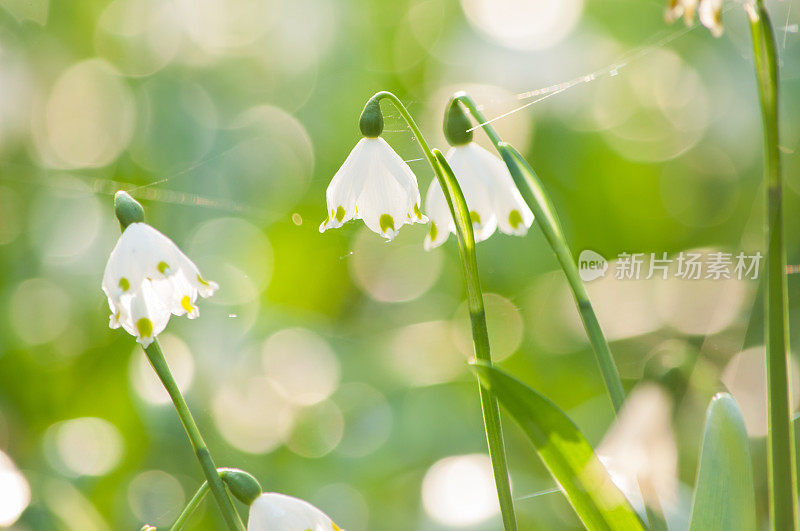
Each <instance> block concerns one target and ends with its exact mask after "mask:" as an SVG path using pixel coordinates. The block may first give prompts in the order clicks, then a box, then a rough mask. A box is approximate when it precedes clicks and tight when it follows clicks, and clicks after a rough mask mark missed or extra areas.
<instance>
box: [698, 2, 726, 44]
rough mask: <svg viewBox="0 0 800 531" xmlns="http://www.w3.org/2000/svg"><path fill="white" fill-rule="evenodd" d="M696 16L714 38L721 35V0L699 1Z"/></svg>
mask: <svg viewBox="0 0 800 531" xmlns="http://www.w3.org/2000/svg"><path fill="white" fill-rule="evenodd" d="M697 14H698V16H699V18H700V22H701V23H702V24H703V26H705V27H707V28H708V29H709V30H710V31H711V34H712V35H713V36H714V37H719V36H720V35H722V0H701V1H700V8H699V9H698V11H697Z"/></svg>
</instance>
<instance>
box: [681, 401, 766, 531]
mask: <svg viewBox="0 0 800 531" xmlns="http://www.w3.org/2000/svg"><path fill="white" fill-rule="evenodd" d="M726 529H741V530H743V531H747V530H755V529H757V525H756V499H755V487H754V485H753V467H752V462H751V461H750V444H749V441H748V439H747V431H746V430H745V427H744V420H743V419H742V414H741V412H740V411H739V407H738V406H737V405H736V401H735V400H734V399H733V397H732V396H731V395H729V394H727V393H720V394H718V395H716V396H715V397H714V398H713V399H712V400H711V404H710V405H709V406H708V413H707V415H706V427H705V434H704V435H703V447H702V451H701V455H700V465H699V466H698V470H697V482H696V484H695V488H694V501H693V502H692V515H691V518H690V522H689V530H690V531H717V530H719V531H724V530H726Z"/></svg>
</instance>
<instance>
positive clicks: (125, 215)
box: [114, 190, 144, 231]
mask: <svg viewBox="0 0 800 531" xmlns="http://www.w3.org/2000/svg"><path fill="white" fill-rule="evenodd" d="M114 210H115V212H116V214H117V219H118V220H119V225H120V227H122V230H123V231H124V230H125V228H126V227H127V226H128V225H130V224H131V223H140V222H142V221H144V209H143V208H142V205H141V204H139V202H138V201H137V200H136V199H134V198H132V197H131V196H130V194H128V192H124V191H122V190H120V191H118V192H117V193H116V194H114Z"/></svg>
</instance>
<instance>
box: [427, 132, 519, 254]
mask: <svg viewBox="0 0 800 531" xmlns="http://www.w3.org/2000/svg"><path fill="white" fill-rule="evenodd" d="M445 158H446V159H447V162H448V163H449V164H450V167H451V168H452V169H453V173H454V174H455V176H456V179H458V184H459V186H461V190H462V191H463V192H464V199H465V200H466V202H467V208H469V213H470V218H471V219H472V227H473V230H474V231H475V241H476V242H479V241H483V240H485V239H486V238H488V237H489V236H491V235H492V234H493V233H494V231H495V229H498V228H499V229H500V231H501V232H504V233H505V234H514V235H517V236H523V235H525V234H526V233H527V232H528V228H529V227H530V226H531V224H532V223H533V213H532V212H531V210H530V209H529V208H528V205H526V204H525V200H524V199H522V195H520V193H519V190H517V187H516V185H515V184H514V180H513V179H512V177H511V174H510V173H509V172H508V168H507V167H506V165H505V163H504V162H503V161H502V160H501V159H500V158H499V157H496V156H495V155H492V154H491V153H489V152H488V151H486V150H485V149H483V148H482V147H480V146H479V145H478V144H476V143H474V142H468V143H466V144H459V145H456V146H453V147H452V148H450V151H448V152H447V155H446V157H445ZM425 209H426V211H427V213H428V216H429V217H430V219H431V228H430V232H429V233H428V236H427V237H426V238H425V249H432V248H433V247H437V246H439V245H441V244H442V243H444V242H445V241H446V240H447V238H448V237H449V236H450V233H455V224H454V223H453V219H452V217H451V216H450V210H449V208H448V206H447V201H446V200H445V198H444V194H443V193H442V188H441V186H439V182H438V181H437V180H436V179H434V180H433V181H432V182H431V186H430V188H428V193H427V194H426V196H425Z"/></svg>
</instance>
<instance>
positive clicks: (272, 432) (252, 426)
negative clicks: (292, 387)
mask: <svg viewBox="0 0 800 531" xmlns="http://www.w3.org/2000/svg"><path fill="white" fill-rule="evenodd" d="M212 411H213V414H214V421H215V423H216V426H217V430H218V431H219V432H220V433H221V434H222V436H223V437H224V438H225V440H226V441H227V442H228V443H229V444H230V445H231V446H233V447H235V448H237V449H239V450H241V451H243V452H248V453H251V454H263V453H268V452H271V451H272V450H274V449H276V448H277V447H279V446H280V445H281V444H282V442H283V440H284V438H286V437H287V436H288V434H289V432H290V430H291V429H292V412H291V409H290V407H289V404H287V403H286V401H285V400H284V399H283V397H282V396H281V394H280V393H278V392H277V391H276V390H275V389H274V388H273V387H272V382H270V381H269V380H268V379H267V378H264V377H251V378H240V379H238V380H237V381H236V382H231V383H228V384H225V385H223V386H222V387H221V388H220V389H219V390H218V391H217V394H216V395H215V396H214V399H213V402H212Z"/></svg>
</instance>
